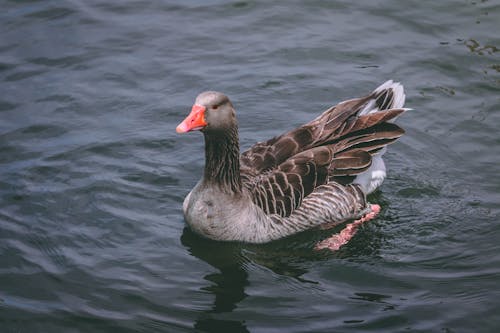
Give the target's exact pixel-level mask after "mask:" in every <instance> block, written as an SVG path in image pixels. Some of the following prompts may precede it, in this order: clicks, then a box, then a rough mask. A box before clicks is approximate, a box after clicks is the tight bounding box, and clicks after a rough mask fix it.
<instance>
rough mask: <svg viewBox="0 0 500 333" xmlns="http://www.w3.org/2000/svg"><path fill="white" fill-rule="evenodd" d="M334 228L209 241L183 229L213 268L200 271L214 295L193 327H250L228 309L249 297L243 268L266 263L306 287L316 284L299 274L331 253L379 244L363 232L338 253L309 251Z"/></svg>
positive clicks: (192, 250) (226, 329)
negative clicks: (265, 240)
mask: <svg viewBox="0 0 500 333" xmlns="http://www.w3.org/2000/svg"><path fill="white" fill-rule="evenodd" d="M333 232H338V231H335V229H333V230H330V231H325V232H318V231H306V232H304V233H301V234H298V235H295V236H291V237H288V238H286V239H283V240H278V241H275V242H272V243H269V244H263V245H251V244H243V243H238V242H234V243H230V242H217V241H212V240H208V239H205V238H202V237H200V236H198V235H196V234H194V233H193V232H192V231H190V230H189V228H187V227H186V228H184V231H183V234H182V237H181V242H182V244H183V245H184V246H185V247H186V248H187V249H188V250H189V252H190V253H191V254H192V255H193V256H195V257H197V258H199V259H201V260H203V261H205V262H206V263H208V264H210V265H211V266H213V267H214V268H216V269H217V270H218V272H216V273H211V274H208V275H206V276H204V279H205V280H207V281H209V282H210V283H209V285H208V286H206V287H204V288H203V290H205V291H208V292H210V293H212V294H213V295H214V296H215V300H214V303H213V305H212V307H211V308H210V309H208V310H206V311H204V312H203V313H201V314H200V316H199V317H198V319H197V320H196V322H195V324H194V326H195V328H197V329H199V330H200V331H203V332H249V330H248V329H247V326H246V323H245V318H241V317H240V316H238V314H237V313H233V311H234V310H235V309H237V307H238V304H239V303H240V302H241V301H243V300H244V299H245V298H246V297H247V296H248V295H247V294H246V293H245V288H246V287H247V286H249V284H250V283H249V280H248V271H247V270H248V269H250V270H251V269H252V267H255V266H261V267H265V268H266V269H269V270H271V271H273V272H274V273H275V274H278V275H281V276H287V277H289V278H292V279H293V280H294V281H296V282H298V283H299V284H306V286H304V287H305V288H316V287H318V288H320V286H318V282H316V281H311V280H308V279H306V278H305V277H304V275H305V274H306V273H307V272H308V271H309V269H310V267H311V265H314V263H315V262H317V261H320V260H331V259H332V257H336V258H346V257H347V258H352V257H353V255H354V257H355V254H357V255H360V254H361V255H362V254H371V255H373V254H374V253H375V252H376V248H378V246H377V243H378V242H376V241H374V240H373V239H372V238H373V237H368V238H370V239H371V241H369V242H368V244H367V242H363V241H362V238H363V237H358V242H359V243H360V244H353V245H354V246H353V245H350V246H349V247H345V248H342V249H341V250H340V251H337V252H329V251H320V252H318V251H314V250H313V248H314V245H315V244H316V242H317V241H319V240H321V239H323V238H324V237H325V235H330V234H331V233H333ZM370 234H371V233H370ZM360 236H362V235H360ZM360 238H361V239H360ZM365 238H366V236H365ZM375 238H377V237H375ZM367 245H371V246H367ZM373 245H375V248H374V247H373ZM365 252H366V253H365ZM250 273H251V272H250ZM230 313H233V314H232V315H231V316H230V317H231V318H234V319H228V316H227V314H230ZM221 317H223V318H221Z"/></svg>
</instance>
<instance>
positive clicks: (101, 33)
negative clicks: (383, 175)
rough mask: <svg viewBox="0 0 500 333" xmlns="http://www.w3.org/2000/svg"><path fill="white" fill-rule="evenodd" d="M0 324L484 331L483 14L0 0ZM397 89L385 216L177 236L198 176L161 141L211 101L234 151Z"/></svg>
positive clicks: (489, 29)
mask: <svg viewBox="0 0 500 333" xmlns="http://www.w3.org/2000/svg"><path fill="white" fill-rule="evenodd" d="M1 8H2V9H1V11H0V195H1V197H0V198H1V199H0V331H1V332H2V333H3V332H139V331H142V332H194V331H198V332H205V331H208V332H349V331H351V332H357V331H373V332H375V331H378V332H400V331H410V332H429V331H433V332H493V331H495V330H496V329H497V328H498V326H499V325H500V317H499V313H500V287H499V284H500V251H499V250H500V248H499V247H500V246H499V244H500V226H499V221H498V218H499V215H500V214H499V213H500V180H499V177H498V172H499V165H500V131H499V130H498V127H499V125H500V113H499V107H500V98H499V96H500V94H499V92H500V52H498V51H499V49H498V48H499V47H500V34H499V31H500V4H499V3H498V2H497V1H486V0H482V1H479V0H475V1H470V0H467V1H465V0H464V1H452V0H448V1H416V0H415V1H395V0H394V1H390V0H379V1H328V2H327V1H307V2H306V1H288V2H286V3H285V2H281V3H278V2H265V1H182V2H181V1H179V2H175V1H150V2H149V1H119V2H118V1H116V2H110V1H2V3H1ZM387 79H394V80H397V81H401V82H402V83H403V84H404V86H405V89H406V93H407V106H408V107H411V108H413V109H414V110H413V111H411V112H408V113H407V114H405V115H404V116H402V117H400V118H399V120H398V122H399V123H400V124H401V125H402V126H403V127H405V129H406V130H407V134H406V136H405V137H404V138H402V139H401V140H400V141H399V142H398V143H397V144H395V145H393V146H391V147H390V149H389V151H388V153H387V154H386V164H387V165H388V169H389V172H388V179H387V180H386V181H385V183H384V185H383V186H382V187H381V189H380V191H378V192H376V193H375V194H374V195H372V196H371V197H370V200H371V201H372V202H376V203H379V204H380V205H381V206H382V213H381V214H380V216H379V217H378V218H377V219H376V220H374V221H373V222H370V224H369V225H367V226H366V227H365V228H364V229H362V230H361V231H360V232H359V233H358V235H356V237H355V238H354V239H353V240H352V241H351V242H350V243H349V244H348V245H347V246H345V247H343V248H342V249H341V250H340V251H339V252H336V253H316V252H315V251H313V249H312V248H313V244H314V243H315V241H317V240H318V239H320V238H321V237H322V236H324V235H322V234H318V233H317V232H308V233H305V234H302V235H298V236H295V237H291V238H289V239H285V240H281V241H278V242H275V243H271V244H267V245H260V246H256V245H244V244H225V243H218V242H211V241H206V240H203V239H200V238H199V237H196V236H195V235H193V234H192V233H191V232H190V231H189V230H187V229H185V227H184V221H183V217H182V212H181V205H182V200H183V198H184V196H185V195H186V194H187V193H188V191H189V190H190V189H191V187H192V186H193V185H194V184H195V183H196V181H197V180H198V179H199V177H200V175H201V172H202V168H203V163H204V161H203V140H202V136H201V135H200V134H199V133H190V134H189V135H184V136H180V135H177V134H176V133H175V130H174V129H175V126H176V125H177V124H178V123H179V122H180V121H181V120H182V119H183V118H184V117H185V116H186V115H187V113H188V111H189V109H190V106H191V104H192V103H193V101H194V98H195V96H196V95H197V94H198V93H199V92H201V91H203V90H208V89H212V90H220V91H223V92H225V93H226V94H228V95H229V96H230V98H231V99H232V100H233V103H234V104H235V106H236V108H237V110H238V112H239V113H238V117H239V122H240V128H241V135H240V137H241V141H242V142H241V143H242V146H243V148H247V147H249V146H250V145H251V144H252V143H254V142H255V141H258V140H263V139H266V138H269V137H271V136H274V135H276V134H279V133H280V132H281V131H284V130H287V129H290V128H293V127H294V126H297V125H300V124H302V123H304V122H306V121H308V120H310V119H312V118H313V117H315V116H316V115H317V114H318V113H319V112H321V111H323V110H324V109H326V108H327V107H328V106H330V105H332V104H334V103H336V102H338V101H341V100H343V99H347V98H352V97H358V96H361V95H363V94H366V93H368V92H369V91H371V90H372V89H373V88H375V87H376V86H377V85H379V84H381V83H382V82H384V81H385V80H387Z"/></svg>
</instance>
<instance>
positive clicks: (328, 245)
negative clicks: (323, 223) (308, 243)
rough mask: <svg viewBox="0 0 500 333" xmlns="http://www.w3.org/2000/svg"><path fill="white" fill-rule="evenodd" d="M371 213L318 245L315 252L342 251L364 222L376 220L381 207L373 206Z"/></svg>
mask: <svg viewBox="0 0 500 333" xmlns="http://www.w3.org/2000/svg"><path fill="white" fill-rule="evenodd" d="M370 208H371V212H368V213H366V214H365V215H364V216H363V217H361V218H360V219H359V220H355V221H354V222H351V223H349V224H348V225H346V226H345V228H344V229H342V230H341V231H340V232H339V233H338V234H335V235H333V236H331V237H329V238H327V239H325V240H322V241H321V242H319V243H317V244H316V246H315V247H314V249H315V250H323V249H328V250H330V251H337V250H338V249H340V247H341V246H342V245H345V244H347V242H349V240H351V238H352V237H353V236H354V235H355V234H356V232H357V231H358V229H359V226H360V225H362V224H363V223H364V222H368V221H370V220H371V219H373V218H375V216H377V215H378V213H379V212H380V206H379V205H371V206H370Z"/></svg>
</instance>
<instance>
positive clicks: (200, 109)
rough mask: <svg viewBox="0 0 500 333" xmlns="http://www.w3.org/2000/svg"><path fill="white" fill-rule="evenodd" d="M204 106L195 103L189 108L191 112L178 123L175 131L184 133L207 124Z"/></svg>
mask: <svg viewBox="0 0 500 333" xmlns="http://www.w3.org/2000/svg"><path fill="white" fill-rule="evenodd" d="M206 109H207V108H205V107H204V106H202V105H198V104H195V105H193V108H192V109H191V113H190V114H189V115H188V116H187V117H186V119H184V121H183V122H182V123H180V124H179V125H178V126H177V128H176V129H175V131H176V132H177V133H186V132H189V131H194V130H200V129H202V128H203V127H205V126H207V122H206V121H205V110H206Z"/></svg>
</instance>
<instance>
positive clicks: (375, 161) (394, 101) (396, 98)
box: [353, 80, 408, 194]
mask: <svg viewBox="0 0 500 333" xmlns="http://www.w3.org/2000/svg"><path fill="white" fill-rule="evenodd" d="M387 89H391V90H392V98H391V101H390V103H388V104H387V105H386V107H385V108H384V110H389V109H402V108H403V105H404V103H405V99H406V96H405V93H404V88H403V86H402V85H401V84H400V83H399V82H394V81H392V80H389V81H386V82H384V83H383V84H382V85H380V86H379V87H378V88H377V89H375V90H374V91H373V93H374V94H380V93H382V92H383V91H384V90H387ZM383 104H385V103H383ZM405 110H408V109H405ZM378 111H381V109H380V108H379V107H378V106H377V103H376V100H375V99H371V100H370V101H369V102H368V103H367V104H366V105H365V107H364V108H363V109H362V110H361V111H360V113H359V115H365V114H369V113H374V112H378ZM394 119H396V118H394ZM394 119H392V120H391V121H394ZM386 150H387V148H384V149H382V150H381V151H380V152H378V153H377V154H376V155H374V156H373V157H372V165H371V166H370V167H369V168H368V169H367V170H366V171H364V172H362V173H360V174H359V175H358V176H356V178H355V179H354V181H353V182H354V183H356V184H359V185H360V186H361V188H362V189H363V192H365V193H366V194H369V193H371V192H373V191H375V190H376V189H377V187H379V186H380V185H381V184H382V182H383V181H384V179H385V177H386V168H385V163H384V160H383V159H382V155H384V153H385V152H386Z"/></svg>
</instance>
